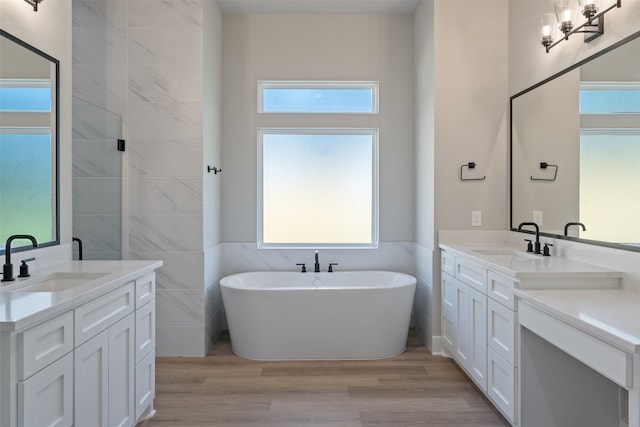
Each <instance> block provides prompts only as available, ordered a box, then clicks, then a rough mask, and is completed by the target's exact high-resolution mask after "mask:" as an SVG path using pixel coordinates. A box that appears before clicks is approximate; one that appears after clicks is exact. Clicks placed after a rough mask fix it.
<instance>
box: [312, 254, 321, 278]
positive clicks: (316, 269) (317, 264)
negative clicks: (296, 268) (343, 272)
mask: <svg viewBox="0 0 640 427" xmlns="http://www.w3.org/2000/svg"><path fill="white" fill-rule="evenodd" d="M313 272H314V273H320V262H319V261H318V251H316V263H315V264H314V266H313Z"/></svg>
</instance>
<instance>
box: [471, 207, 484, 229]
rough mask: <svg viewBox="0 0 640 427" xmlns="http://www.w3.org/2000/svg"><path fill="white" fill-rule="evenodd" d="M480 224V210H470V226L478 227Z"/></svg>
mask: <svg viewBox="0 0 640 427" xmlns="http://www.w3.org/2000/svg"><path fill="white" fill-rule="evenodd" d="M481 225H482V211H471V226H472V227H480V226H481Z"/></svg>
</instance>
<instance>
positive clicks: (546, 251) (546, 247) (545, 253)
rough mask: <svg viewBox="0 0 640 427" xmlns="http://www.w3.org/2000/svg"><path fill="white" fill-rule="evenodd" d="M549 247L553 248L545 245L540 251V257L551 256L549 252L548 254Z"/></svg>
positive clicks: (549, 244)
mask: <svg viewBox="0 0 640 427" xmlns="http://www.w3.org/2000/svg"><path fill="white" fill-rule="evenodd" d="M549 246H553V245H552V244H551V243H545V244H544V249H543V250H542V256H551V252H549Z"/></svg>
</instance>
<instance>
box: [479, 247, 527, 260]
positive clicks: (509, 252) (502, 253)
mask: <svg viewBox="0 0 640 427" xmlns="http://www.w3.org/2000/svg"><path fill="white" fill-rule="evenodd" d="M472 251H473V252H475V253H477V254H479V255H484V256H490V257H501V258H511V257H521V258H528V259H538V256H536V255H534V254H530V253H527V252H520V251H514V250H513V249H505V248H491V249H472Z"/></svg>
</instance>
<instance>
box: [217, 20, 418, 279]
mask: <svg viewBox="0 0 640 427" xmlns="http://www.w3.org/2000/svg"><path fill="white" fill-rule="evenodd" d="M222 64H223V90H222V99H223V137H222V140H223V148H222V154H223V161H224V165H223V171H224V172H223V178H224V179H223V188H222V209H223V211H222V215H223V225H224V226H223V231H222V238H223V241H224V242H225V244H224V246H225V255H223V261H224V262H223V268H224V270H225V272H226V273H230V272H235V269H236V268H240V267H239V265H238V264H242V265H243V266H244V267H243V268H248V269H254V270H255V269H259V268H275V266H279V267H282V268H285V269H287V270H293V269H295V268H296V267H295V263H297V262H312V257H313V255H312V251H296V250H291V251H275V250H262V251H257V250H256V240H257V236H256V222H257V221H256V210H257V206H256V204H257V202H256V187H257V185H256V183H257V177H256V159H257V137H256V129H257V128H258V127H260V126H265V127H266V126H293V127H296V126H300V127H305V126H310V127H313V126H318V127H322V126H339V127H379V129H380V132H379V154H380V155H379V158H380V161H379V165H380V180H379V182H380V243H381V244H380V249H378V250H365V251H348V250H345V251H322V252H323V254H322V255H321V256H322V259H321V261H322V263H323V264H325V263H328V262H329V261H331V262H339V263H340V264H341V267H343V268H345V269H356V268H371V267H376V265H375V264H374V262H373V261H371V260H373V259H374V258H382V259H383V263H382V265H378V268H382V267H385V268H395V269H400V268H402V270H401V271H406V272H413V251H412V244H411V242H413V240H414V234H415V233H414V207H413V206H414V161H413V154H414V149H413V117H414V116H413V72H414V69H413V23H412V18H411V17H410V16H383V15H225V16H224V17H223V59H222ZM258 80H378V81H379V82H380V114H379V115H373V116H372V115H353V116H350V117H338V116H336V115H322V116H321V117H317V116H316V117H311V118H310V117H309V116H306V115H301V114H298V115H295V114H290V115H280V114H277V115H274V114H263V115H259V114H258V113H257V85H256V83H257V81H258ZM309 191H313V189H312V188H310V189H309ZM240 253H243V254H245V255H244V256H242V259H237V257H238V256H241V255H239V254H240ZM398 254H400V258H402V259H404V260H405V261H399V264H396V265H394V264H391V260H394V259H397V258H398ZM252 260H253V262H252ZM385 260H386V261H385ZM324 268H326V267H325V266H323V269H324ZM407 268H408V271H407Z"/></svg>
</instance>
